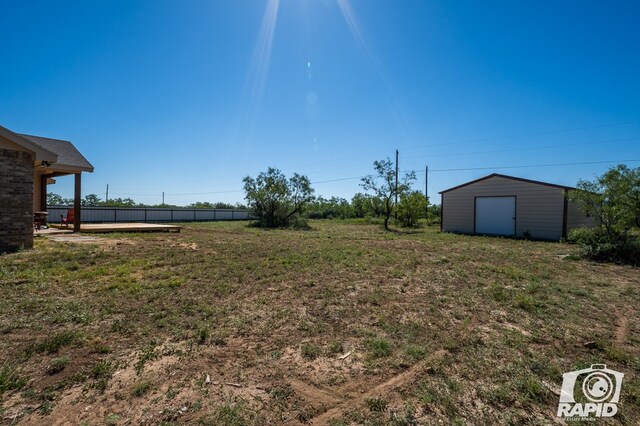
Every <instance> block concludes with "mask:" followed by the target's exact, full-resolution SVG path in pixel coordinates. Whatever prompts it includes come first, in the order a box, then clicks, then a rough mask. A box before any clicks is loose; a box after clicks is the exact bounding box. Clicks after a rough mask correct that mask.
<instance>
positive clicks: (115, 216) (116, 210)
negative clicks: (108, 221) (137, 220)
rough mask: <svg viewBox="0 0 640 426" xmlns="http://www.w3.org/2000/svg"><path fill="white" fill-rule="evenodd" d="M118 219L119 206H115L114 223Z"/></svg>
mask: <svg viewBox="0 0 640 426" xmlns="http://www.w3.org/2000/svg"><path fill="white" fill-rule="evenodd" d="M117 221H118V208H117V207H114V208H113V223H116V222H117Z"/></svg>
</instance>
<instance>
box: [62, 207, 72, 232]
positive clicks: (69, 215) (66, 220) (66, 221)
mask: <svg viewBox="0 0 640 426" xmlns="http://www.w3.org/2000/svg"><path fill="white" fill-rule="evenodd" d="M74 217H75V210H74V209H69V210H67V217H66V218H65V217H64V215H60V224H61V225H64V226H65V227H66V228H68V227H69V224H72V225H73V219H74Z"/></svg>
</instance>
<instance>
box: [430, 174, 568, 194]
mask: <svg viewBox="0 0 640 426" xmlns="http://www.w3.org/2000/svg"><path fill="white" fill-rule="evenodd" d="M492 177H501V178H505V179H511V180H517V181H520V182H527V183H533V184H536V185H544V186H551V187H554V188H560V189H576V188H574V187H572V186H564V185H557V184H555V183H548V182H542V181H539V180H531V179H524V178H520V177H515V176H509V175H502V174H500V173H491V174H490V175H487V176H485V177H481V178H480V179H476V180H472V181H469V182H466V183H463V184H461V185H458V186H454V187H453V188H449V189H445V190H444V191H440V194H444V193H445V192H449V191H453V190H455V189H458V188H462V187H465V186H468V185H472V184H474V183H478V182H481V181H483V180H487V179H490V178H492Z"/></svg>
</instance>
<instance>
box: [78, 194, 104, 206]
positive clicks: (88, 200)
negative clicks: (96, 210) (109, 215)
mask: <svg viewBox="0 0 640 426" xmlns="http://www.w3.org/2000/svg"><path fill="white" fill-rule="evenodd" d="M80 205H82V207H96V206H99V205H102V201H101V200H100V197H98V196H97V195H96V194H87V195H85V196H84V198H83V199H82V200H80Z"/></svg>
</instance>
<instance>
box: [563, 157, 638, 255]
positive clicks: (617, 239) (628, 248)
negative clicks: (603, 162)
mask: <svg viewBox="0 0 640 426" xmlns="http://www.w3.org/2000/svg"><path fill="white" fill-rule="evenodd" d="M577 187H578V190H577V191H570V193H569V199H571V200H572V201H574V202H577V203H578V204H579V205H580V207H581V209H582V210H583V211H584V212H585V213H587V214H589V215H591V216H593V217H595V218H596V219H598V220H599V221H600V223H601V226H600V227H599V228H577V229H573V230H571V232H570V233H569V240H570V241H573V242H576V243H578V244H579V245H580V246H581V248H582V251H583V255H584V256H585V257H587V258H589V259H592V260H598V261H613V262H620V263H628V264H631V265H636V266H640V236H638V235H637V234H636V233H634V232H632V228H634V227H635V228H637V227H639V226H640V168H636V169H629V168H628V167H627V166H625V165H622V164H620V165H618V166H616V167H612V168H611V169H609V170H608V171H607V172H605V173H604V174H603V175H602V176H600V177H597V178H596V179H595V180H593V181H585V180H580V181H579V182H578V185H577Z"/></svg>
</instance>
